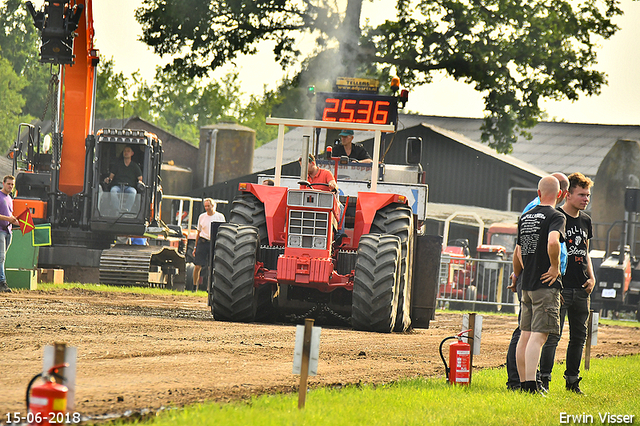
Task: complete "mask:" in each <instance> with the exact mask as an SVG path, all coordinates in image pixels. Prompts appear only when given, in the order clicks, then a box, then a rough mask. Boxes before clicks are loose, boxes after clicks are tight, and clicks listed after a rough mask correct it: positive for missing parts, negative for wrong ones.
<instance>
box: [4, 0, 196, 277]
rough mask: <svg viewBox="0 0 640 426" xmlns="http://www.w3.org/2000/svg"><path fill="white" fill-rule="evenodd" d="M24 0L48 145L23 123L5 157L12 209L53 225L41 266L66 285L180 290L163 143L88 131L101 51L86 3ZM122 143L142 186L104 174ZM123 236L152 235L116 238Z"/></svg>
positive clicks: (137, 134) (125, 133) (144, 135)
mask: <svg viewBox="0 0 640 426" xmlns="http://www.w3.org/2000/svg"><path fill="white" fill-rule="evenodd" d="M26 6H27V9H28V11H29V13H30V14H31V16H32V17H33V21H34V24H35V26H36V28H37V29H38V30H39V31H40V32H41V41H42V43H41V47H40V62H41V63H44V64H50V67H51V73H50V74H51V83H50V85H49V87H50V93H49V96H50V99H53V100H50V101H49V102H48V104H47V107H50V110H51V114H52V120H51V122H52V126H51V141H49V140H48V138H47V137H45V138H44V139H43V140H41V139H42V138H41V129H40V128H36V127H35V126H33V125H31V124H25V123H23V124H21V125H20V128H19V129H18V137H17V139H16V143H15V145H14V147H13V151H12V153H11V154H12V157H13V162H14V174H16V190H17V197H16V198H15V200H14V209H15V210H16V211H18V212H19V211H23V210H24V209H25V208H28V209H29V210H30V211H31V212H32V216H33V217H34V218H36V219H39V221H40V222H43V223H44V222H49V223H51V227H52V245H51V246H50V247H41V248H40V253H39V265H40V266H43V267H62V268H63V269H64V270H65V276H66V279H67V280H70V281H80V282H103V283H106V284H117V285H157V286H170V287H176V286H177V287H179V286H180V285H181V283H184V275H185V274H184V268H185V266H184V265H185V261H184V256H183V255H182V254H181V253H180V252H179V250H178V246H179V242H176V241H175V240H173V239H172V238H169V234H168V233H169V232H170V230H168V228H166V226H163V224H162V221H161V220H160V210H161V209H160V201H161V198H162V192H161V185H160V167H161V164H162V142H161V141H160V140H159V139H158V137H157V136H156V135H154V134H152V133H149V132H146V131H144V130H132V129H101V130H98V131H94V107H95V93H96V67H97V64H98V61H99V56H98V51H97V50H96V48H95V46H94V43H93V39H94V28H93V11H92V0H46V1H45V2H44V4H43V5H42V7H41V8H40V10H36V8H35V7H34V5H33V4H32V3H31V2H26ZM48 145H50V146H48ZM125 148H131V150H132V151H133V155H132V156H131V161H133V162H135V163H136V164H137V165H138V166H139V167H140V171H141V173H142V182H137V183H136V184H135V186H128V185H127V186H126V187H125V186H124V184H120V186H119V187H116V186H117V185H115V184H114V183H112V179H111V177H113V170H114V169H115V168H116V167H118V166H117V163H118V162H122V161H123V152H124V151H125ZM127 155H130V153H129V152H128V151H127ZM129 164H130V163H129ZM16 172H17V173H16ZM116 181H117V179H116ZM114 187H115V188H114ZM130 236H146V237H151V238H148V241H143V242H144V244H143V245H138V246H134V245H129V244H114V242H115V241H116V240H118V241H124V240H127V241H129V240H130V239H129V238H117V237H130ZM158 236H160V238H157V237H158Z"/></svg>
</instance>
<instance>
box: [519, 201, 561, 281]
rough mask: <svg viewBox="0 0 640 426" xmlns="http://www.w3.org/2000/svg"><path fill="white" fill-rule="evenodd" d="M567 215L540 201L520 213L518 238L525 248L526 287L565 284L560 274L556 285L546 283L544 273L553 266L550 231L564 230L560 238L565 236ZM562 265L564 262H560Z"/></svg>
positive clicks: (523, 255)
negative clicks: (542, 278) (543, 278)
mask: <svg viewBox="0 0 640 426" xmlns="http://www.w3.org/2000/svg"><path fill="white" fill-rule="evenodd" d="M565 223H566V220H565V216H564V215H563V214H562V213H560V212H559V211H558V210H556V209H555V208H553V207H551V206H546V205H538V206H536V207H534V208H532V209H531V210H529V211H528V212H526V213H524V214H523V215H522V216H520V220H519V221H518V242H517V244H518V245H519V246H520V248H521V252H522V263H523V265H522V266H523V267H524V269H523V271H522V289H523V290H527V291H534V290H538V289H539V288H545V287H551V288H562V279H561V277H558V279H557V280H556V281H554V282H553V284H552V285H550V286H548V285H547V284H544V283H543V282H542V280H541V279H540V277H541V276H542V274H544V273H545V272H547V271H548V270H549V268H550V267H551V261H550V260H549V253H548V250H547V244H548V242H549V233H550V232H552V231H558V232H560V242H562V241H564V240H565ZM558 267H560V265H558Z"/></svg>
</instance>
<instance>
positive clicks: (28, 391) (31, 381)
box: [27, 373, 42, 412]
mask: <svg viewBox="0 0 640 426" xmlns="http://www.w3.org/2000/svg"><path fill="white" fill-rule="evenodd" d="M40 377H42V373H38V374H36V375H35V376H33V379H31V380H30V381H29V384H28V385H27V412H28V411H29V398H30V396H31V386H33V384H34V383H35V381H36V380H38V378H40Z"/></svg>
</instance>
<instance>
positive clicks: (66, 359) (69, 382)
mask: <svg viewBox="0 0 640 426" xmlns="http://www.w3.org/2000/svg"><path fill="white" fill-rule="evenodd" d="M77 357H78V348H75V347H67V345H66V344H64V343H56V344H55V346H51V345H47V346H45V347H44V354H43V356H42V374H43V375H44V374H47V373H48V372H49V369H50V368H51V367H53V366H55V365H60V364H65V363H66V364H69V366H68V367H65V368H62V369H60V371H59V373H60V375H61V376H62V377H64V380H59V379H58V378H56V382H57V383H60V384H62V385H65V386H66V387H67V389H69V391H68V392H67V412H68V411H73V410H74V409H75V405H76V404H75V394H76V364H77V362H76V359H77Z"/></svg>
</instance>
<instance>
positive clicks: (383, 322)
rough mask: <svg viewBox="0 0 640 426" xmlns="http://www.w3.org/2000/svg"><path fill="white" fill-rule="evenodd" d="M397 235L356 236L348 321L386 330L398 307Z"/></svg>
mask: <svg viewBox="0 0 640 426" xmlns="http://www.w3.org/2000/svg"><path fill="white" fill-rule="evenodd" d="M399 274H400V238H398V237H397V236H395V235H378V234H367V235H363V236H362V237H361V238H360V243H359V245H358V254H357V259H356V266H355V274H354V279H353V298H352V311H351V325H352V326H353V328H355V329H356V330H363V331H376V332H380V333H390V332H391V331H393V327H394V325H395V321H396V315H397V310H398V295H397V293H396V291H397V289H398V280H399Z"/></svg>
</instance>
